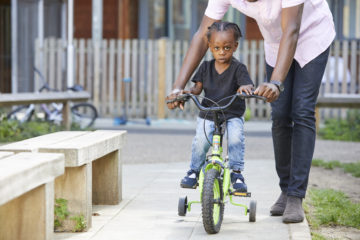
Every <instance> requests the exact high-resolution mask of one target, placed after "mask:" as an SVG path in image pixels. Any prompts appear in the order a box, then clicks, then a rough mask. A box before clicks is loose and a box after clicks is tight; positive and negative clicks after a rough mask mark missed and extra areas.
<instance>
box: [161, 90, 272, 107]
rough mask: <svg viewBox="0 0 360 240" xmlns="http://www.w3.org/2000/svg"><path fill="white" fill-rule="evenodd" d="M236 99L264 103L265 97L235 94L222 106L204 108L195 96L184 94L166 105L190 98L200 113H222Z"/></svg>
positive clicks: (167, 101) (168, 101)
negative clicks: (254, 99)
mask: <svg viewBox="0 0 360 240" xmlns="http://www.w3.org/2000/svg"><path fill="white" fill-rule="evenodd" d="M237 97H238V98H240V99H246V98H257V99H260V100H263V101H266V97H263V96H259V95H255V94H251V95H247V94H243V93H236V94H234V95H232V96H231V99H230V101H229V102H228V103H227V104H226V105H224V106H215V107H204V106H202V105H201V104H200V102H199V99H198V98H197V97H196V96H195V95H193V94H191V93H185V94H181V95H178V96H177V97H176V98H174V99H171V100H166V103H173V102H177V101H185V102H186V101H188V100H189V99H190V98H191V99H192V100H193V101H194V103H195V105H196V106H197V107H198V108H199V109H200V111H211V112H217V111H223V110H225V109H227V108H229V107H230V106H231V105H232V104H233V103H234V101H235V99H236V98H237Z"/></svg>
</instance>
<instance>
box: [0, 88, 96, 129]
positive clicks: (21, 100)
mask: <svg viewBox="0 0 360 240" xmlns="http://www.w3.org/2000/svg"><path fill="white" fill-rule="evenodd" d="M89 98H90V94H89V93H88V92H84V91H81V92H70V91H69V92H42V93H2V94H0V107H5V106H13V105H27V104H32V103H33V104H40V103H62V104H63V121H64V122H63V124H64V126H65V127H66V129H67V130H69V129H70V126H71V115H70V102H86V101H87V100H88V99H89Z"/></svg>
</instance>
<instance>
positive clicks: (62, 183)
mask: <svg viewBox="0 0 360 240" xmlns="http://www.w3.org/2000/svg"><path fill="white" fill-rule="evenodd" d="M91 168H92V166H91V163H90V164H85V165H83V166H80V167H66V168H65V173H64V175H62V176H59V177H58V178H56V179H55V198H56V199H57V198H63V199H66V200H67V201H68V210H69V212H70V215H69V217H68V219H67V220H65V221H64V223H63V226H62V227H60V228H59V230H60V231H74V229H75V224H76V223H75V221H74V220H71V217H74V216H80V215H83V216H84V218H85V221H86V229H84V230H87V229H89V228H90V227H91V215H92V205H91V185H92V180H91Z"/></svg>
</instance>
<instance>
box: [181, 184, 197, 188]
mask: <svg viewBox="0 0 360 240" xmlns="http://www.w3.org/2000/svg"><path fill="white" fill-rule="evenodd" d="M197 186H199V184H198V183H197V184H196V185H195V186H193V187H191V186H189V185H185V184H180V187H181V188H187V189H196V188H197Z"/></svg>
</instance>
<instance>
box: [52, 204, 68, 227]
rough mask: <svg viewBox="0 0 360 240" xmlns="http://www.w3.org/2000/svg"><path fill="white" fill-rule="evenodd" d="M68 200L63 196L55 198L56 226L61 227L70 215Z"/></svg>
mask: <svg viewBox="0 0 360 240" xmlns="http://www.w3.org/2000/svg"><path fill="white" fill-rule="evenodd" d="M67 202H68V201H67V200H66V199H63V198H57V199H55V211H54V214H55V222H54V225H55V228H56V227H61V226H62V223H63V221H64V220H65V219H66V218H67V216H69V211H68V208H67Z"/></svg>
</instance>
